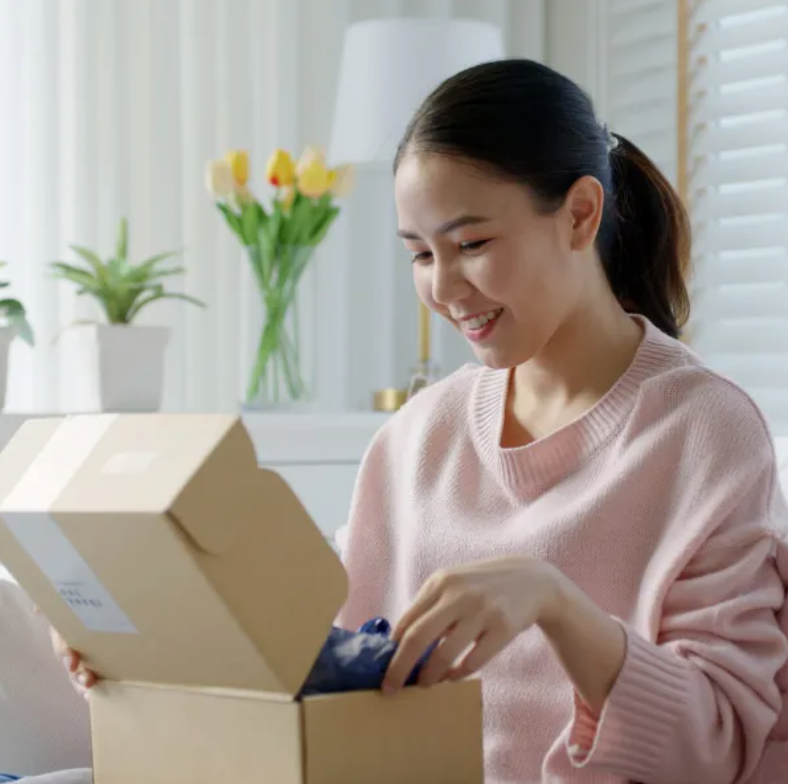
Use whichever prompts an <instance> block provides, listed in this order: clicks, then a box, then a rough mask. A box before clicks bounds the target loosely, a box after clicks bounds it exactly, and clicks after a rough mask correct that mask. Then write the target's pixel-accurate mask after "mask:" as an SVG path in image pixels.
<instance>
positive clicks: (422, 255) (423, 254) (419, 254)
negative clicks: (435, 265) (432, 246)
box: [410, 250, 432, 261]
mask: <svg viewBox="0 0 788 784" xmlns="http://www.w3.org/2000/svg"><path fill="white" fill-rule="evenodd" d="M431 256H432V253H431V252H430V251H428V250H420V251H416V252H415V253H411V254H410V257H411V260H412V261H427V260H428V259H429V258H430V257H431Z"/></svg>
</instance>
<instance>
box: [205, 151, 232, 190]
mask: <svg viewBox="0 0 788 784" xmlns="http://www.w3.org/2000/svg"><path fill="white" fill-rule="evenodd" d="M205 185H206V187H207V188H208V192H209V193H211V194H213V195H214V196H215V197H216V198H218V199H224V198H227V197H228V196H230V194H232V193H233V191H234V190H235V181H234V179H233V170H232V167H231V166H230V164H229V163H228V162H227V161H226V160H224V159H221V158H220V159H218V160H214V161H208V164H207V165H206V167H205Z"/></svg>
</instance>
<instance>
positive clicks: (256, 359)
mask: <svg viewBox="0 0 788 784" xmlns="http://www.w3.org/2000/svg"><path fill="white" fill-rule="evenodd" d="M313 252H314V247H312V246H280V247H278V248H277V249H276V251H275V252H271V253H269V254H266V253H264V252H261V251H260V250H259V249H257V248H248V249H247V255H248V259H249V262H250V264H251V266H252V271H253V274H254V279H255V283H256V284H257V291H258V294H259V296H260V298H261V304H262V308H263V314H264V316H263V323H262V327H261V330H260V336H259V338H258V340H257V346H256V350H255V353H254V356H253V357H252V362H251V367H250V369H249V374H248V380H247V385H246V394H245V400H244V406H245V408H247V409H253V410H254V409H256V410H277V411H288V410H294V411H299V410H303V409H306V408H307V407H308V405H309V389H308V387H307V385H306V382H305V381H304V377H303V368H302V365H301V336H300V333H299V329H298V307H297V294H298V284H299V282H300V281H301V277H302V276H303V273H304V271H305V270H306V267H307V265H308V264H309V261H310V259H311V257H312V253H313Z"/></svg>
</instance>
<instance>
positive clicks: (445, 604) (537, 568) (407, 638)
mask: <svg viewBox="0 0 788 784" xmlns="http://www.w3.org/2000/svg"><path fill="white" fill-rule="evenodd" d="M560 579H561V575H560V573H559V572H558V571H557V570H556V569H555V567H553V566H551V565H550V564H548V563H545V562H544V561H540V560H538V559H536V558H530V557H515V558H501V559H496V560H492V561H483V562H481V563H476V564H471V565H469V566H462V567H459V568H456V569H450V570H448V571H442V572H438V573H436V574H435V575H433V576H432V577H431V578H430V579H429V580H427V582H426V583H425V584H424V586H423V588H422V589H421V591H420V592H419V594H418V596H417V597H416V600H415V602H414V603H413V605H412V606H411V608H410V609H409V610H408V611H407V612H406V613H405V615H404V616H403V617H402V619H401V620H400V622H399V623H398V624H397V626H396V628H395V629H394V633H393V638H394V639H395V640H397V641H398V642H399V643H400V644H399V647H398V649H397V652H396V653H395V655H394V657H393V659H392V661H391V664H390V665H389V668H388V671H387V673H386V678H385V681H384V684H383V690H384V691H386V692H389V693H390V692H393V691H396V690H398V689H400V688H401V687H402V686H403V685H404V684H405V681H406V680H407V678H408V675H409V674H410V673H411V672H412V671H413V668H414V667H415V666H416V664H417V663H418V661H419V659H420V658H421V657H422V656H423V655H424V652H425V651H426V650H427V649H428V648H429V647H430V646H431V645H432V644H433V643H434V642H435V641H436V640H437V641H439V642H438V645H437V647H436V648H435V650H434V651H433V652H432V654H431V655H430V657H429V658H428V660H427V661H426V662H425V664H424V666H423V668H422V670H421V672H420V675H419V684H420V685H423V686H430V685H433V684H435V683H438V682H439V681H442V680H447V679H451V680H455V679H460V678H465V677H467V676H468V675H471V674H472V673H474V672H476V671H477V670H479V669H480V668H481V667H483V666H484V665H485V664H487V662H489V661H490V659H492V658H493V657H494V656H496V655H497V654H498V653H500V652H501V651H502V650H503V649H504V648H505V647H506V646H507V645H508V644H509V643H510V642H511V641H512V640H514V638H515V637H517V636H518V635H519V634H521V633H522V632H524V631H525V630H526V629H528V628H530V627H531V626H533V625H534V624H537V625H538V624H541V623H543V622H547V621H548V620H549V619H550V618H551V617H552V616H553V615H554V613H555V612H556V607H555V605H556V603H557V601H558V595H559V590H558V588H559V584H560ZM460 657H462V658H460Z"/></svg>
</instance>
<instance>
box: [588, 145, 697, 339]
mask: <svg viewBox="0 0 788 784" xmlns="http://www.w3.org/2000/svg"><path fill="white" fill-rule="evenodd" d="M611 136H612V137H613V140H614V142H615V144H614V145H611V146H612V148H613V149H611V151H610V167H611V171H612V179H613V182H612V190H613V193H614V209H613V222H614V225H613V227H612V231H611V232H610V240H609V242H608V243H606V244H607V248H601V249H600V250H601V255H602V263H603V264H604V268H605V273H606V275H607V279H608V282H609V283H610V286H611V288H612V289H613V293H614V294H615V295H616V297H617V299H618V301H619V302H620V303H621V304H622V306H623V307H624V308H625V309H626V310H627V311H631V312H635V313H641V314H642V315H644V316H646V318H648V319H649V320H650V321H651V322H652V323H653V324H654V325H655V326H657V327H659V329H661V330H662V331H663V332H665V333H667V334H668V335H670V336H671V337H678V336H679V335H680V334H681V327H682V326H683V325H684V324H685V323H686V322H687V319H688V317H689V311H690V302H689V294H688V293H687V286H686V278H687V274H688V272H689V266H690V246H691V233H690V225H689V217H688V216H687V211H686V209H685V208H684V205H683V204H682V202H681V200H680V198H679V196H678V194H677V193H676V191H675V190H674V188H673V186H672V185H671V184H670V183H669V182H668V181H667V179H665V177H664V175H663V174H662V173H661V172H660V171H659V169H657V167H656V166H655V165H654V163H653V162H652V161H651V159H650V158H649V157H648V156H647V155H645V153H643V152H642V150H640V148H638V147H637V146H636V145H634V144H633V143H632V142H630V141H629V140H628V139H626V138H624V137H623V136H621V135H619V134H611Z"/></svg>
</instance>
